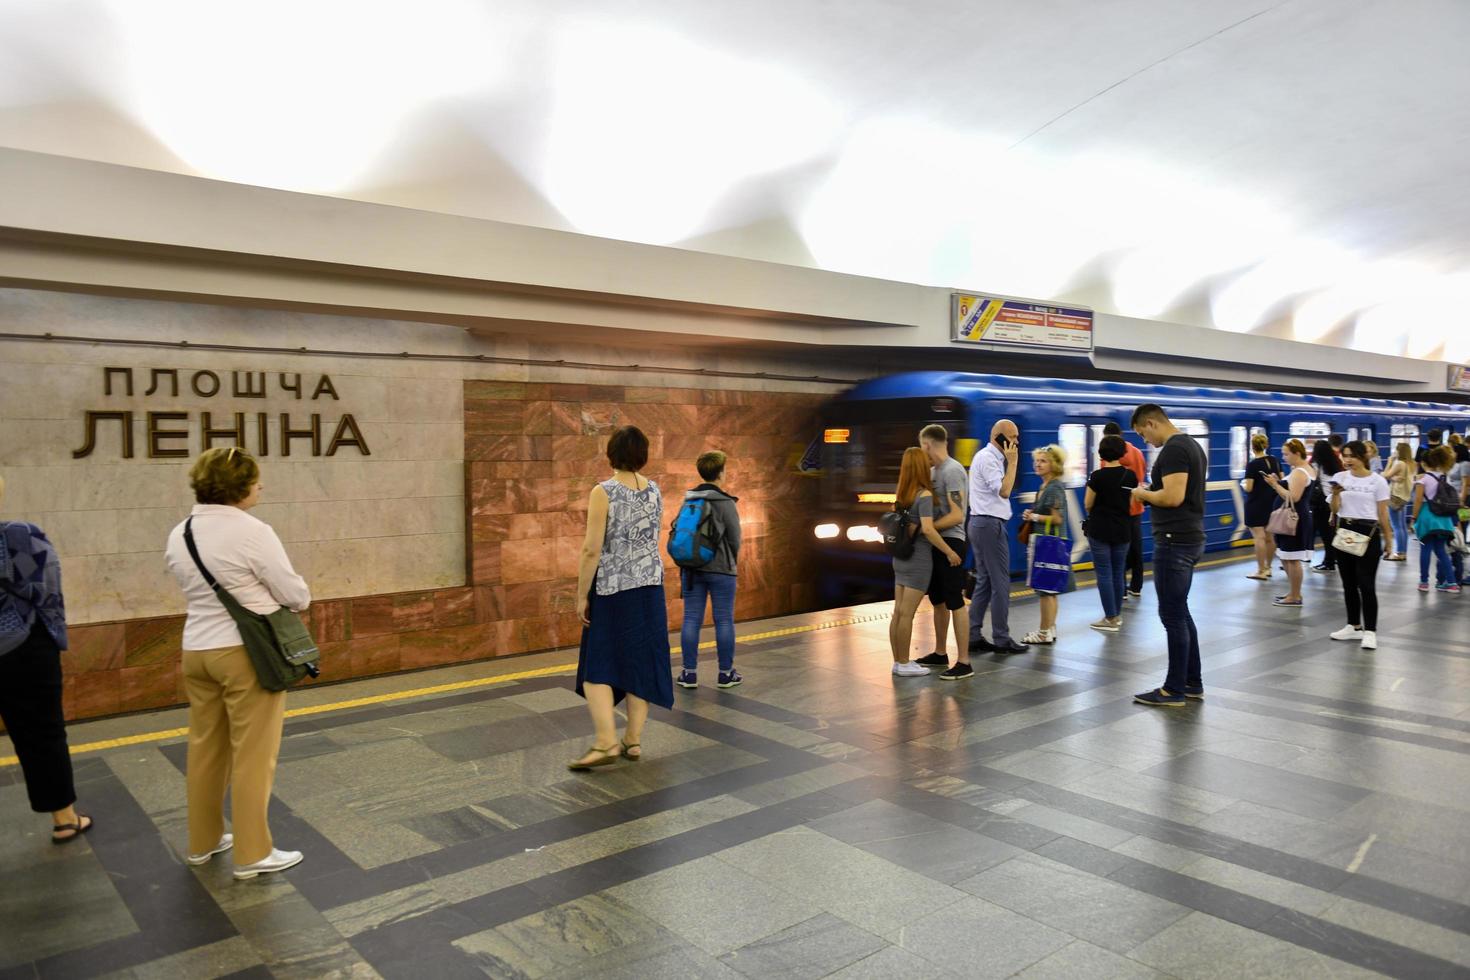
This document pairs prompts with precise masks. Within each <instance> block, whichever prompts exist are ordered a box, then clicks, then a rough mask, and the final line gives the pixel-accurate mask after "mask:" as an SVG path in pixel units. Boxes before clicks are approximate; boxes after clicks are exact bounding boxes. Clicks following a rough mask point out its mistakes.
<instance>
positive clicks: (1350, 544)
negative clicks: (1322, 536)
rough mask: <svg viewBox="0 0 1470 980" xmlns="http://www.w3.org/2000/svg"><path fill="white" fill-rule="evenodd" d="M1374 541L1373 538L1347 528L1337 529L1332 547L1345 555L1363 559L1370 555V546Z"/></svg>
mask: <svg viewBox="0 0 1470 980" xmlns="http://www.w3.org/2000/svg"><path fill="white" fill-rule="evenodd" d="M1372 541H1373V536H1372V535H1369V534H1362V533H1359V532H1358V531H1351V530H1348V529H1347V528H1345V527H1340V528H1338V529H1337V533H1336V534H1335V535H1333V536H1332V547H1334V548H1336V549H1337V550H1338V551H1341V552H1342V553H1343V554H1345V555H1357V556H1359V557H1362V556H1363V555H1366V554H1367V553H1368V545H1369V544H1371V543H1372Z"/></svg>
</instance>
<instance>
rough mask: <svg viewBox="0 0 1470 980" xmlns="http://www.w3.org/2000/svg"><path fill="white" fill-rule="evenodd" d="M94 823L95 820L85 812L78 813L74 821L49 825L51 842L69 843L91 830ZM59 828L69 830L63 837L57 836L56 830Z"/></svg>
mask: <svg viewBox="0 0 1470 980" xmlns="http://www.w3.org/2000/svg"><path fill="white" fill-rule="evenodd" d="M95 823H96V821H94V820H93V819H92V818H91V817H89V816H87V815H86V814H85V813H78V814H77V821H76V823H58V824H53V825H52V827H51V843H53V844H70V843H71V842H72V841H74V840H76V839H77V838H78V837H80V836H82V835H83V834H85V833H86V832H87V831H89V830H91V829H92V827H93V826H94V825H95ZM59 830H61V831H70V833H68V834H67V835H66V836H65V837H57V836H56V832H57V831H59Z"/></svg>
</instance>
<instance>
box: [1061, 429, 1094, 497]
mask: <svg viewBox="0 0 1470 980" xmlns="http://www.w3.org/2000/svg"><path fill="white" fill-rule="evenodd" d="M1057 445H1059V446H1061V447H1062V452H1063V453H1065V454H1066V456H1067V464H1066V466H1065V467H1063V470H1062V481H1063V483H1064V485H1066V486H1069V487H1080V486H1082V485H1083V484H1085V483H1086V482H1087V462H1088V454H1087V426H1085V425H1082V424H1080V423H1076V422H1069V423H1067V424H1066V425H1062V426H1059V427H1058V428H1057Z"/></svg>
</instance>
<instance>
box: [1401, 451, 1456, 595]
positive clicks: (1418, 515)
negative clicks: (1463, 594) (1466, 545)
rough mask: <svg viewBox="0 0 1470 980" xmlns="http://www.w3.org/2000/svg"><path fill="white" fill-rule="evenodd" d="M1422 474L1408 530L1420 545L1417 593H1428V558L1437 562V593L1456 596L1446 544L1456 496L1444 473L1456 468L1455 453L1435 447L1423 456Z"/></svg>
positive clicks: (1452, 533) (1451, 533) (1452, 527)
mask: <svg viewBox="0 0 1470 980" xmlns="http://www.w3.org/2000/svg"><path fill="white" fill-rule="evenodd" d="M1423 465H1424V475H1423V476H1421V477H1419V479H1418V480H1417V481H1415V482H1416V483H1417V484H1418V485H1417V486H1416V487H1414V502H1413V504H1412V505H1411V506H1412V507H1413V514H1414V516H1412V517H1411V518H1409V527H1410V528H1411V529H1412V530H1413V532H1414V536H1415V537H1417V538H1418V539H1419V541H1420V543H1421V545H1422V547H1421V548H1420V549H1419V591H1420V592H1428V591H1429V556H1430V555H1431V554H1433V555H1434V557H1435V560H1436V562H1437V563H1438V575H1437V578H1438V582H1437V583H1436V585H1435V588H1436V589H1437V590H1438V591H1440V592H1448V593H1451V594H1458V593H1459V591H1460V583H1459V579H1458V578H1456V577H1455V576H1454V574H1453V563H1452V561H1451V559H1450V554H1449V543H1450V541H1452V540H1454V536H1455V524H1456V515H1457V514H1458V512H1459V507H1460V501H1459V496H1458V495H1457V494H1456V493H1455V491H1454V486H1453V485H1452V484H1451V483H1450V481H1449V479H1448V478H1447V477H1446V474H1447V473H1449V471H1450V468H1451V467H1453V466H1454V465H1455V454H1454V451H1453V450H1451V449H1450V447H1449V446H1434V447H1433V448H1431V449H1430V450H1429V452H1427V453H1426V454H1425V455H1424V463H1423Z"/></svg>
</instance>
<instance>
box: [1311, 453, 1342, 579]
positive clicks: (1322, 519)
mask: <svg viewBox="0 0 1470 980" xmlns="http://www.w3.org/2000/svg"><path fill="white" fill-rule="evenodd" d="M1312 470H1313V472H1314V473H1315V474H1316V477H1317V478H1316V481H1315V482H1314V483H1313V485H1312V529H1313V530H1314V531H1315V532H1316V534H1317V536H1318V537H1319V538H1321V539H1322V563H1321V564H1320V565H1313V566H1312V571H1314V572H1330V571H1332V570H1334V569H1335V568H1336V567H1337V553H1336V552H1334V551H1333V550H1332V504H1331V497H1332V478H1333V477H1334V476H1336V475H1337V474H1339V473H1341V472H1342V460H1341V459H1339V458H1338V456H1337V451H1336V450H1334V449H1333V448H1332V443H1330V442H1328V441H1327V440H1326V439H1318V440H1317V441H1316V442H1315V443H1313V444H1312Z"/></svg>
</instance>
